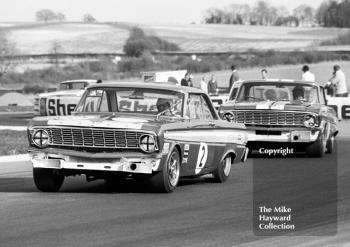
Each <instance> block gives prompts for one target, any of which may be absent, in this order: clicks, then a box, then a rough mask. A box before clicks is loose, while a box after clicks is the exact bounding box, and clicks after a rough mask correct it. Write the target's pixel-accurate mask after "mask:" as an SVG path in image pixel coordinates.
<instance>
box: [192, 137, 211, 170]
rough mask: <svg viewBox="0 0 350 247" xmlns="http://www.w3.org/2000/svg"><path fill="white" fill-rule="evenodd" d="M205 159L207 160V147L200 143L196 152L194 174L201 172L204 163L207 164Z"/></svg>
mask: <svg viewBox="0 0 350 247" xmlns="http://www.w3.org/2000/svg"><path fill="white" fill-rule="evenodd" d="M207 158H208V145H207V144H206V143H204V142H201V144H200V145H199V150H198V158H197V164H196V170H195V174H198V173H200V172H201V170H202V169H203V167H204V166H205V163H206V162H207Z"/></svg>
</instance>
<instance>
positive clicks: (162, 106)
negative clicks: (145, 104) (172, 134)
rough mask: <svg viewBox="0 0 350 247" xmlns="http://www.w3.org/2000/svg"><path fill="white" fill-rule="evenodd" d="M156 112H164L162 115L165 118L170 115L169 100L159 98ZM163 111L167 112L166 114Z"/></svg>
mask: <svg viewBox="0 0 350 247" xmlns="http://www.w3.org/2000/svg"><path fill="white" fill-rule="evenodd" d="M157 110H158V113H161V112H164V115H166V116H169V115H171V112H170V102H169V100H168V99H162V98H159V99H158V100H157ZM167 110H168V111H167ZM165 111H167V112H165Z"/></svg>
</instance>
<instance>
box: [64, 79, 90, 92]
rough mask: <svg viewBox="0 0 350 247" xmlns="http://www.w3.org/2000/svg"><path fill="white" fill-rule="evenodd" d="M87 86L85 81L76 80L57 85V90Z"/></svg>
mask: <svg viewBox="0 0 350 247" xmlns="http://www.w3.org/2000/svg"><path fill="white" fill-rule="evenodd" d="M86 86H87V83H86V82H84V81H78V82H64V83H61V84H60V86H59V90H75V89H84V88H85V87H86Z"/></svg>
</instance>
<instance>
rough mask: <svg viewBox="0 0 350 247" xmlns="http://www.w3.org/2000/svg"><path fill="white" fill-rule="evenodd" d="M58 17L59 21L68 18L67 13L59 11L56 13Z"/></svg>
mask: <svg viewBox="0 0 350 247" xmlns="http://www.w3.org/2000/svg"><path fill="white" fill-rule="evenodd" d="M56 19H57V20H58V21H59V22H63V21H65V20H66V16H65V14H63V13H61V12H58V13H57V14H56Z"/></svg>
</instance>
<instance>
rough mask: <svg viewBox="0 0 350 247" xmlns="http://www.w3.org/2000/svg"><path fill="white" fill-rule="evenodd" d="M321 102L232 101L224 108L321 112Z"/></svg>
mask: <svg viewBox="0 0 350 247" xmlns="http://www.w3.org/2000/svg"><path fill="white" fill-rule="evenodd" d="M321 107H322V105H321V104H311V103H309V102H302V101H262V102H240V103H237V102H230V103H227V104H225V105H224V106H223V109H224V110H229V109H231V110H279V111H301V112H314V113H319V112H320V110H321Z"/></svg>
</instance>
